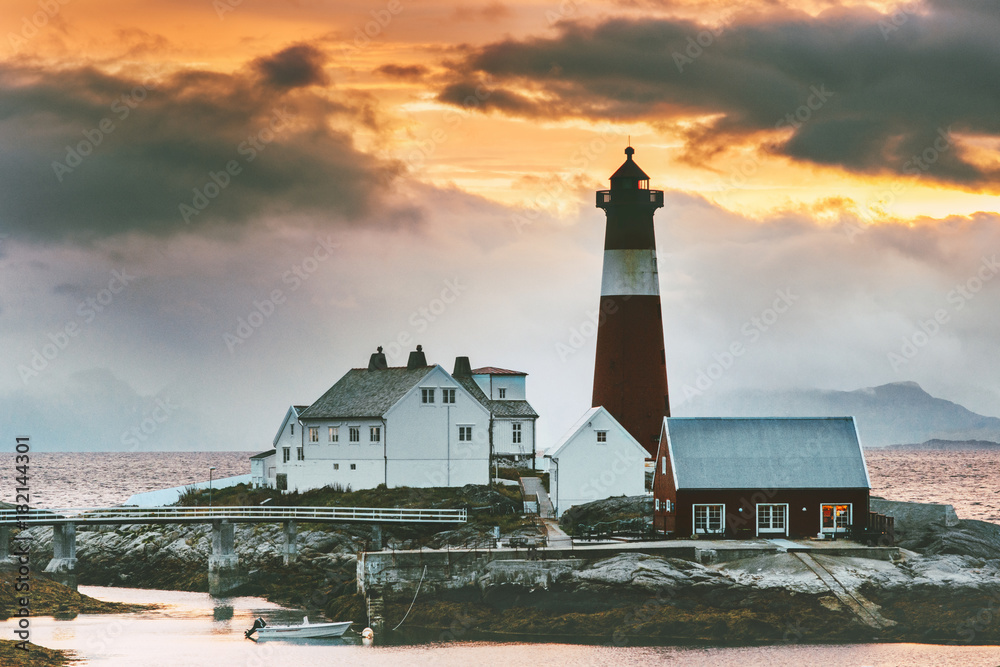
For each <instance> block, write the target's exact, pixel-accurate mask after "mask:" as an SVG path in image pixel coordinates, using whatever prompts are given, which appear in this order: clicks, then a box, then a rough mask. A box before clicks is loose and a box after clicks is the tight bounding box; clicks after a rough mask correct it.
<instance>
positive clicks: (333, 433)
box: [328, 426, 340, 442]
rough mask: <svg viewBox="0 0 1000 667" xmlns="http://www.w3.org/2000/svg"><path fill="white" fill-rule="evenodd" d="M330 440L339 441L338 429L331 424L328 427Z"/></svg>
mask: <svg viewBox="0 0 1000 667" xmlns="http://www.w3.org/2000/svg"><path fill="white" fill-rule="evenodd" d="M329 431H330V433H329V436H328V437H329V438H330V442H340V429H339V428H338V427H336V426H331V427H330V429H329Z"/></svg>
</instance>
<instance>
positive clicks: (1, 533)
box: [0, 523, 10, 562]
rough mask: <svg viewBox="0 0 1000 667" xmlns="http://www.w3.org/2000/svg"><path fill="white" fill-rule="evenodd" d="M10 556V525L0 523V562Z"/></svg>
mask: <svg viewBox="0 0 1000 667" xmlns="http://www.w3.org/2000/svg"><path fill="white" fill-rule="evenodd" d="M8 558H10V525H8V524H6V523H5V524H3V525H0V562H4V561H6V560H7V559H8Z"/></svg>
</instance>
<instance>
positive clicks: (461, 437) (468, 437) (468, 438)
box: [458, 426, 472, 442]
mask: <svg viewBox="0 0 1000 667" xmlns="http://www.w3.org/2000/svg"><path fill="white" fill-rule="evenodd" d="M458 441H459V442H472V427H471V426H459V427H458Z"/></svg>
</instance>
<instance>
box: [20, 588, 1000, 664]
mask: <svg viewBox="0 0 1000 667" xmlns="http://www.w3.org/2000/svg"><path fill="white" fill-rule="evenodd" d="M80 591H81V592H83V593H86V594H87V595H91V596H93V597H96V598H100V599H103V600H114V601H119V602H158V603H161V604H163V605H164V607H163V608H162V609H159V610H155V611H150V612H144V613H141V614H132V615H128V616H114V615H100V614H81V615H80V616H78V617H76V618H75V619H73V620H55V619H53V618H51V617H44V618H35V619H33V620H32V630H33V636H32V640H33V641H34V642H36V643H38V644H40V645H42V646H49V647H52V648H61V649H68V650H74V651H76V652H77V653H78V654H79V656H80V657H82V658H84V659H85V660H86V663H85V664H87V665H94V666H95V667H96V666H101V667H104V666H107V667H112V666H113V667H137V666H142V667H181V666H184V667H191V666H196V665H206V666H209V665H211V666H213V667H215V666H226V667H228V666H232V665H240V666H244V665H245V666H246V667H271V666H272V665H273V666H274V667H280V666H284V665H294V666H295V667H313V666H316V667H318V666H320V665H323V666H324V667H326V666H328V665H331V664H349V665H398V666H402V665H433V666H434V667H452V666H455V667H467V666H469V665H503V666H504V667H508V666H511V665H537V666H539V667H546V666H549V665H551V666H553V667H572V666H574V665H653V664H671V665H718V666H725V667H728V666H732V667H746V666H747V665H751V664H752V665H774V666H786V665H787V666H788V667H800V666H802V665H845V666H850V665H858V666H861V665H935V666H941V667H947V666H950V665H955V666H961V667H979V666H984V667H986V666H990V667H995V666H996V665H998V664H1000V648H997V647H982V646H934V645H926V644H855V645H840V646H797V645H783V646H763V647H753V648H707V649H705V648H678V647H610V646H583V645H577V644H554V643H532V644H528V643H516V642H511V643H495V642H477V641H461V640H459V641H454V642H450V643H439V642H435V643H429V644H418V645H409V646H379V645H378V644H377V643H376V645H375V646H362V645H361V644H360V641H359V640H358V639H357V638H356V637H348V638H345V639H331V640H300V641H297V642H293V641H269V642H260V643H254V642H251V641H249V640H247V639H244V638H243V630H245V629H246V628H248V627H250V625H251V624H252V623H253V619H254V618H255V617H257V616H263V617H264V618H265V619H269V620H272V621H274V622H288V621H290V620H293V619H294V620H295V621H297V620H298V618H299V614H298V613H297V612H293V611H290V610H283V609H281V608H280V607H277V606H276V605H273V604H270V603H268V602H265V601H264V600H261V599H258V598H231V599H226V600H213V599H212V598H210V597H209V596H208V595H205V594H202V593H178V592H173V591H147V590H139V589H123V588H103V587H99V586H81V587H80Z"/></svg>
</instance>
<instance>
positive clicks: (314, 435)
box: [309, 426, 319, 445]
mask: <svg viewBox="0 0 1000 667" xmlns="http://www.w3.org/2000/svg"><path fill="white" fill-rule="evenodd" d="M318 443H319V426H310V427H309V444H310V445H315V444H318Z"/></svg>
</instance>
